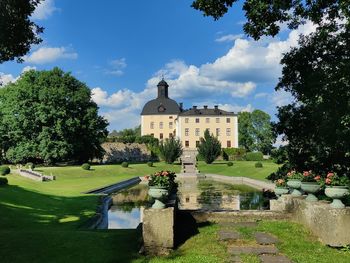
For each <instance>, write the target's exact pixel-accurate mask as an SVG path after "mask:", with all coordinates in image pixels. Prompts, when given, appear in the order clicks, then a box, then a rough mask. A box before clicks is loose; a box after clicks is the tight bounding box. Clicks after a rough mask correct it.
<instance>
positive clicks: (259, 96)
mask: <svg viewBox="0 0 350 263" xmlns="http://www.w3.org/2000/svg"><path fill="white" fill-rule="evenodd" d="M268 95H269V94H268V93H266V92H260V93H256V94H255V95H254V98H255V99H259V98H265V97H267V96H268Z"/></svg>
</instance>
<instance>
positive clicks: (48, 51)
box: [23, 47, 78, 64]
mask: <svg viewBox="0 0 350 263" xmlns="http://www.w3.org/2000/svg"><path fill="white" fill-rule="evenodd" d="M23 58H24V60H25V62H27V63H33V64H45V63H51V62H54V61H56V60H58V59H77V58H78V54H77V53H75V52H72V51H69V50H67V48H65V47H41V48H39V49H38V50H36V51H34V52H33V53H31V54H30V55H29V56H24V57H23Z"/></svg>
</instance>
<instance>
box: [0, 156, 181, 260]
mask: <svg viewBox="0 0 350 263" xmlns="http://www.w3.org/2000/svg"><path fill="white" fill-rule="evenodd" d="M161 169H169V170H175V171H179V170H180V167H179V165H166V164H164V163H155V165H154V167H148V166H147V165H146V164H131V165H130V166H129V167H128V168H123V167H121V166H120V165H103V166H102V165H101V166H92V170H91V171H85V170H83V169H82V168H81V167H77V166H70V167H51V168H41V167H40V168H38V169H37V170H39V171H43V172H44V173H45V174H50V173H52V174H53V175H56V176H57V180H56V181H52V182H36V181H32V180H30V179H27V178H23V177H21V176H18V175H14V174H10V175H8V176H7V177H8V179H9V185H8V186H5V187H0V215H1V218H0V243H1V246H0V258H1V262H130V261H131V259H132V258H135V255H136V253H137V249H138V248H139V246H138V242H137V240H138V238H137V233H136V231H135V230H109V231H90V230H84V229H82V228H81V226H82V224H83V223H84V222H86V220H87V219H88V218H89V217H91V215H93V214H94V213H95V210H96V205H97V201H98V196H96V195H85V194H81V192H83V191H87V190H89V189H92V188H96V187H99V186H104V185H106V184H112V183H116V182H119V181H122V180H126V179H129V178H132V177H134V176H143V175H145V174H149V173H151V172H154V171H157V170H161Z"/></svg>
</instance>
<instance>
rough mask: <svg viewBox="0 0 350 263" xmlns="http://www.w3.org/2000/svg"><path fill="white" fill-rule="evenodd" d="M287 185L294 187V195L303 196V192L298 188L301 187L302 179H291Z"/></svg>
mask: <svg viewBox="0 0 350 263" xmlns="http://www.w3.org/2000/svg"><path fill="white" fill-rule="evenodd" d="M287 185H288V186H289V187H290V188H292V189H293V191H292V193H291V194H292V196H301V192H300V191H299V190H298V189H300V187H301V181H300V180H296V179H290V180H288V181H287Z"/></svg>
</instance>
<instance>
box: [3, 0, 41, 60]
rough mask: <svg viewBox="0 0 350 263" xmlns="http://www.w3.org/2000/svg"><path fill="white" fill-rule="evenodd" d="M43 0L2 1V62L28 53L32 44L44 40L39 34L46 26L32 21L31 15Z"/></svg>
mask: <svg viewBox="0 0 350 263" xmlns="http://www.w3.org/2000/svg"><path fill="white" fill-rule="evenodd" d="M40 2H41V0H25V1H23V0H1V1H0V10H1V11H0V25H1V30H0V63H3V62H5V61H10V60H14V59H17V61H18V62H22V61H23V59H22V56H24V55H25V54H27V53H28V52H29V50H30V47H31V45H33V44H39V43H40V42H41V41H42V40H41V38H40V37H39V34H40V33H42V32H43V30H44V28H43V27H40V26H38V25H36V24H35V23H34V22H32V21H30V16H31V15H32V13H33V12H34V10H35V8H36V6H37V5H38V4H39V3H40Z"/></svg>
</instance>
